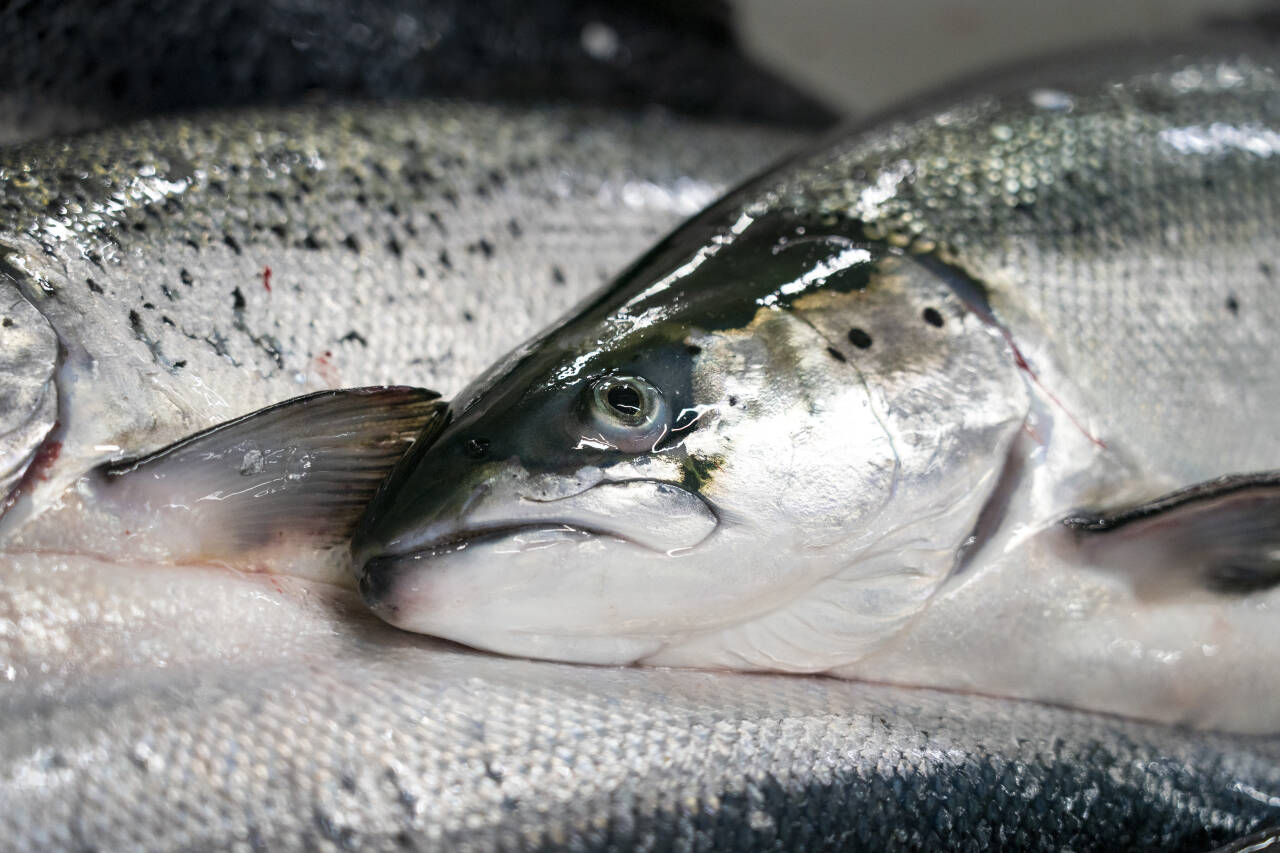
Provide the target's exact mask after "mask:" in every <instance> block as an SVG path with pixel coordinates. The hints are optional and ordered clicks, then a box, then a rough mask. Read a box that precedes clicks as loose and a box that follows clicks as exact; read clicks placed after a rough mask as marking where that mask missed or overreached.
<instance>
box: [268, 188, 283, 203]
mask: <svg viewBox="0 0 1280 853" xmlns="http://www.w3.org/2000/svg"><path fill="white" fill-rule="evenodd" d="M265 195H266V197H267V201H269V202H271V203H272V204H274V205H275V206H276V207H284V196H282V195H280V193H278V192H276V191H275V190H267V191H266V193H265Z"/></svg>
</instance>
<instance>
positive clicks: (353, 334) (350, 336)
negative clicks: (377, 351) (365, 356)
mask: <svg viewBox="0 0 1280 853" xmlns="http://www.w3.org/2000/svg"><path fill="white" fill-rule="evenodd" d="M341 341H342V342H343V343H347V342H350V341H355V342H356V343H358V344H359V345H360V346H362V347H367V346H369V342H368V341H367V340H365V337H364V335H362V334H360V333H359V332H357V331H356V330H355V329H352V330H351V331H349V332H347V333H346V334H345V335H343V336H342V338H341Z"/></svg>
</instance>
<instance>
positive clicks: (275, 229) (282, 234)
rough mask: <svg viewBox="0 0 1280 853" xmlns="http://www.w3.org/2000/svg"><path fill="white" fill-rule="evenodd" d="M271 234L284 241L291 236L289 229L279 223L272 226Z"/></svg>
mask: <svg viewBox="0 0 1280 853" xmlns="http://www.w3.org/2000/svg"><path fill="white" fill-rule="evenodd" d="M271 233H272V234H274V235H276V237H277V238H278V239H280V240H281V241H283V240H285V239H286V238H287V237H288V236H289V229H287V228H285V227H284V225H282V224H280V223H279V222H277V223H276V224H275V225H272V226H271Z"/></svg>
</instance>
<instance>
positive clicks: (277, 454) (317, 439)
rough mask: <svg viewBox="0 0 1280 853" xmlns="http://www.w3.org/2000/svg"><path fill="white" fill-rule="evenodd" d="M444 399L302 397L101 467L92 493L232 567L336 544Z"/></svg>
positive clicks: (344, 393) (434, 419) (379, 393)
mask: <svg viewBox="0 0 1280 853" xmlns="http://www.w3.org/2000/svg"><path fill="white" fill-rule="evenodd" d="M438 398H439V395H438V394H436V393H435V392H433V391H427V390H424V389H420V388H408V387H399V386H388V387H372V388H354V389H346V390H339V391H332V390H331V391H321V392H318V393H315V394H308V395H306V396H302V397H296V398H294V399H292V400H286V401H284V402H282V403H277V404H275V405H272V406H268V407H267V408H265V409H260V410H259V411H256V412H253V413H250V414H248V415H245V416H243V417H240V418H237V419H235V420H232V421H228V422H226V423H223V424H219V425H217V426H214V427H211V428H210V429H207V430H203V431H201V432H198V433H195V434H194V435H191V436H188V437H186V438H183V439H181V440H179V441H178V442H175V443H174V444H171V445H169V446H168V447H165V448H162V449H160V450H158V451H156V452H154V453H151V454H148V455H146V456H143V457H139V458H137V459H131V460H123V461H118V462H112V463H108V464H106V465H103V466H100V467H99V468H98V469H96V471H95V473H94V481H93V482H94V488H95V491H96V492H98V494H99V496H100V497H102V498H104V499H107V500H114V501H117V502H118V503H119V505H120V506H121V507H127V508H128V512H129V515H131V516H133V517H135V518H138V519H140V520H139V526H143V527H146V526H148V525H149V526H152V527H155V528H161V527H165V526H173V525H177V526H179V527H180V528H182V534H181V535H178V536H174V535H166V536H165V539H166V540H167V541H169V542H170V543H171V544H172V546H173V547H172V548H171V550H172V551H174V552H176V553H175V554H174V556H175V557H182V556H199V557H203V558H232V559H234V557H235V555H236V554H238V553H240V552H244V551H250V550H253V549H255V548H258V547H262V546H266V545H270V544H272V543H274V542H276V541H279V540H283V539H286V538H292V537H297V536H301V537H303V538H304V539H306V541H307V542H308V543H309V544H312V545H316V546H321V547H324V546H332V545H338V544H340V543H342V542H343V541H344V540H345V539H347V538H348V537H349V536H350V534H351V531H352V528H353V527H354V526H355V523H356V521H357V520H358V519H359V517H360V514H361V513H362V512H363V511H364V507H365V505H366V504H367V503H368V502H369V500H370V499H371V498H372V497H373V494H374V492H375V491H376V490H377V488H378V487H379V486H380V485H381V483H382V481H383V480H384V479H385V477H386V475H387V474H388V473H389V472H390V470H391V468H392V466H394V465H395V463H396V462H397V461H398V460H399V459H400V457H401V456H402V455H403V453H404V451H405V450H406V449H408V447H409V445H410V443H411V442H412V441H413V440H414V439H415V438H416V437H418V436H419V435H420V434H422V433H423V431H424V430H427V429H429V428H430V427H431V426H432V425H433V424H438V423H439V422H441V421H442V420H443V410H444V403H443V402H442V401H440V400H439V399H438ZM184 551H187V552H188V553H185V554H184V553H183V552H184Z"/></svg>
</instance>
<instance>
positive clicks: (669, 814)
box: [0, 558, 1280, 851]
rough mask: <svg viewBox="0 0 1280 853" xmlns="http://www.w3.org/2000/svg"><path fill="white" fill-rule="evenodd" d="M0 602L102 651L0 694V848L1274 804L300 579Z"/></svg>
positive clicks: (1126, 729) (901, 710)
mask: <svg viewBox="0 0 1280 853" xmlns="http://www.w3.org/2000/svg"><path fill="white" fill-rule="evenodd" d="M283 580H284V581H285V583H286V584H288V583H289V579H287V578H286V579H283ZM160 590H166V594H165V595H160V594H157V593H158V592H159V591H160ZM5 596H6V598H5V600H6V601H7V602H10V603H12V604H13V605H15V606H17V607H19V608H21V612H24V613H32V612H42V613H45V614H48V616H47V617H46V618H45V620H44V625H45V628H44V629H43V631H42V632H40V633H37V632H34V631H31V630H28V632H27V633H25V634H24V635H23V636H22V638H21V639H20V640H18V641H17V642H20V643H24V644H27V645H28V646H34V645H35V644H38V643H40V642H48V643H49V644H50V647H51V648H56V647H57V644H58V643H60V642H65V641H66V640H67V639H74V638H75V637H77V636H82V635H84V633H87V634H89V635H92V636H95V637H99V638H101V642H100V644H99V645H97V646H96V647H95V648H92V649H91V648H89V647H88V646H87V644H84V643H75V642H73V643H72V644H71V648H72V654H70V655H66V654H63V655H62V656H61V657H60V658H59V659H58V660H59V661H60V668H58V669H53V670H51V671H50V672H48V673H40V672H38V671H22V672H20V673H19V675H18V678H17V682H16V683H13V682H10V683H9V684H8V685H7V686H4V687H0V756H3V759H0V780H3V784H2V786H0V798H3V799H4V801H5V803H6V806H7V808H5V809H4V810H3V811H2V812H0V847H3V848H11V849H29V848H30V847H32V846H44V847H59V848H65V847H69V846H74V845H75V844H82V845H94V846H99V847H103V848H112V847H120V846H124V845H127V844H137V845H140V846H142V847H145V848H147V849H156V850H164V849H174V848H177V847H186V848H197V849H225V848H228V847H231V846H233V845H234V844H236V843H237V842H240V843H244V842H245V841H246V839H253V840H254V841H253V843H255V844H257V845H258V846H259V847H264V848H268V849H272V850H302V849H320V850H336V849H343V848H344V847H345V848H354V849H362V850H364V849H373V850H382V849H396V848H397V845H399V846H400V847H405V846H407V847H410V848H412V849H427V850H437V849H438V850H456V849H475V850H486V849H493V848H495V847H498V846H502V847H505V848H507V849H544V848H556V849H560V848H564V847H569V846H572V847H578V848H581V849H587V850H627V849H635V848H636V847H644V846H650V847H653V848H656V849H663V848H666V847H672V846H682V845H684V846H687V848H688V849H693V850H713V849H714V850H722V849H784V850H802V849H803V850H815V849H816V850H838V849H885V848H887V847H893V848H896V849H917V850H924V849H930V850H938V849H949V850H967V849H976V848H980V847H984V846H1002V847H1005V848H1008V849H1024V850H1061V849H1066V848H1070V849H1077V850H1115V849H1159V850H1188V851H1196V850H1205V849H1208V848H1210V847H1212V846H1214V845H1217V844H1221V843H1225V842H1227V841H1229V840H1231V839H1235V838H1238V837H1241V836H1243V835H1246V834H1247V833H1249V832H1251V831H1253V830H1255V829H1257V828H1258V827H1261V826H1264V825H1268V824H1270V823H1273V822H1274V820H1275V814H1276V807H1275V806H1274V804H1272V802H1271V801H1270V800H1268V797H1271V798H1274V795H1275V792H1276V791H1280V770H1278V768H1280V751H1278V750H1280V744H1277V742H1276V740H1275V739H1274V738H1255V737H1240V736H1230V735H1218V734H1211V733H1203V732H1189V731H1186V730H1182V729H1177V728H1169V727H1165V726H1158V725H1150V724H1142V723H1135V722H1127V721H1123V720H1119V719H1116V718H1113V717H1108V716H1106V715H1093V714H1082V713H1078V712H1072V711H1067V710H1063V709H1055V708H1051V707H1046V706H1042V705H1037V704H1034V703H1024V702H1015V701H1007V700H998V699H991V698H983V697H977V696H968V695H959V694H945V693H937V692H933V691H927V690H904V689H896V688H890V687H885V686H877V685H867V684H860V683H857V682H849V681H843V680H839V679H830V678H813V677H795V676H762V675H750V674H743V673H711V672H694V671H680V670H655V669H628V668H608V667H584V666H569V665H562V664H552V663H539V662H531V661H526V660H511V659H506V658H501V657H497V656H493V655H487V654H480V653H474V652H469V651H466V650H460V649H458V648H457V647H453V646H449V645H447V644H442V643H439V642H436V641H433V640H429V639H427V638H422V637H415V636H413V635H411V634H407V633H404V632H401V631H396V630H395V629H392V628H390V627H388V626H384V625H381V624H380V623H378V622H376V621H375V620H372V619H370V618H369V617H367V616H362V615H361V613H360V611H361V605H360V603H359V602H358V601H355V600H352V599H351V598H349V597H343V596H341V595H337V594H335V593H332V592H326V590H325V589H324V588H323V587H321V586H312V587H310V588H306V589H298V588H296V587H295V588H286V589H284V590H276V589H273V588H272V585H271V583H270V582H268V579H267V578H261V577H260V578H258V579H256V580H255V579H252V578H249V579H243V580H241V581H239V582H236V583H228V582H227V580H226V579H225V576H224V575H223V574H222V573H211V572H197V573H195V574H194V575H193V574H191V573H190V571H189V570H185V571H182V572H178V571H177V570H156V569H148V570H141V569H131V568H129V567H128V566H120V565H111V564H94V563H93V562H92V561H87V560H77V559H76V558H64V559H62V560H61V561H60V562H55V561H50V560H48V559H46V560H38V559H23V560H20V561H17V562H16V563H15V564H14V565H12V566H11V567H10V568H9V570H8V574H7V578H6V585H5ZM37 603H38V604H39V608H40V609H39V610H38V611H37V610H35V609H33V608H34V607H35V605H36V604H37ZM117 618H119V619H121V620H124V621H125V622H126V623H127V624H128V625H130V626H131V630H130V631H128V632H123V631H111V630H104V629H105V627H106V626H109V625H110V624H112V623H113V621H114V620H115V619H117ZM246 629H249V630H246ZM143 639H145V643H143V642H140V640H143ZM7 642H8V643H9V645H7V646H6V648H8V649H12V648H13V646H12V643H13V642H14V639H13V638H11V639H10V640H8V641H7ZM46 659H47V660H52V659H53V658H46ZM160 662H164V663H165V664H166V665H165V666H163V667H162V668H159V667H157V665H156V664H157V663H160ZM86 804H92V808H86Z"/></svg>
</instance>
